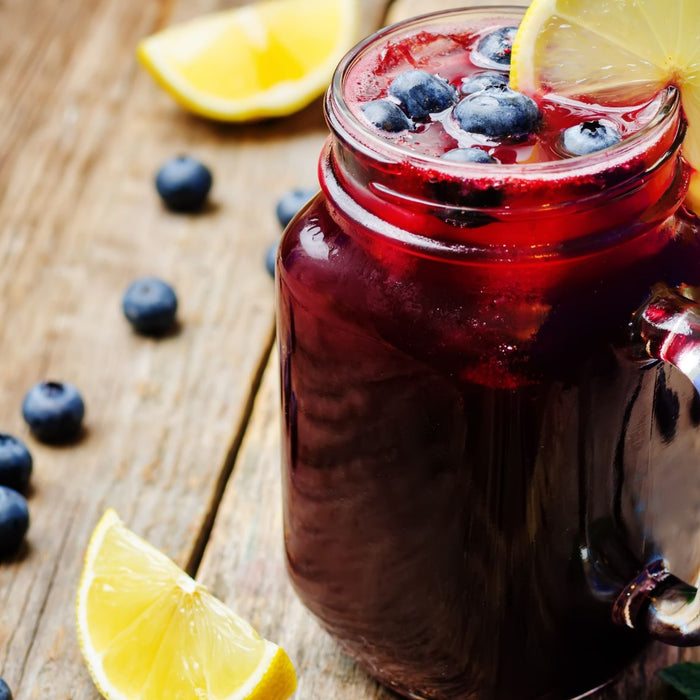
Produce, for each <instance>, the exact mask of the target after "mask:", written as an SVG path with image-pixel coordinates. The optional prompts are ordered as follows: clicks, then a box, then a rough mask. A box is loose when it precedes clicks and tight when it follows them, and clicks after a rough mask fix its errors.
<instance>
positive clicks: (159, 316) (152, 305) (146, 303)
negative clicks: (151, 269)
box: [122, 277, 177, 335]
mask: <svg viewBox="0 0 700 700" xmlns="http://www.w3.org/2000/svg"><path fill="white" fill-rule="evenodd" d="M122 310H123V311H124V316H126V318H127V320H128V321H129V323H130V324H131V325H132V326H133V328H134V330H135V331H137V332H138V333H142V334H143V335H161V334H163V333H166V332H168V331H169V330H171V329H172V328H173V327H174V325H175V314H176V312H177V296H176V295H175V291H174V290H173V288H172V287H171V286H170V285H169V284H168V283H167V282H163V280H161V279H158V278H157V277H141V278H139V279H137V280H134V281H133V282H132V283H131V284H130V285H129V286H128V287H127V290H126V291H125V292H124V296H123V298H122Z"/></svg>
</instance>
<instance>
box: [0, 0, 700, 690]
mask: <svg viewBox="0 0 700 700" xmlns="http://www.w3.org/2000/svg"><path fill="white" fill-rule="evenodd" d="M363 3H364V15H363V19H364V24H363V32H364V33H367V32H369V31H370V30H371V29H374V28H376V27H379V26H380V25H381V24H382V23H384V22H387V21H391V20H394V19H397V18H400V17H404V16H408V15H412V14H417V13H419V12H424V11H427V10H429V9H432V8H437V7H439V6H443V7H444V6H453V5H455V4H458V2H457V3H456V2H445V1H444V0H443V1H442V2H441V1H440V0H432V1H431V2H427V0H420V1H419V0H396V1H395V2H394V3H393V4H392V6H391V8H390V9H389V15H388V16H386V15H385V10H386V7H387V6H388V4H389V0H363ZM232 4H236V3H235V2H233V3H232V2H230V1H224V0H148V1H145V2H144V0H61V2H56V0H31V1H28V0H0V28H1V29H0V32H1V35H0V87H1V88H2V89H1V90H0V318H2V332H1V333H0V357H1V358H2V361H0V431H3V432H10V433H13V434H16V435H18V436H20V437H21V438H23V439H24V440H26V442H27V444H28V445H29V447H30V449H31V451H32V453H33V455H34V460H35V469H34V475H33V481H32V488H31V491H30V493H29V506H30V513H31V526H30V530H29V534H28V537H27V541H26V545H25V546H24V547H23V549H22V550H21V551H20V552H19V554H18V555H17V556H16V557H15V558H13V559H12V560H10V561H6V562H3V563H2V564H0V675H2V676H3V677H4V678H5V679H6V681H7V682H8V684H9V685H10V687H11V688H12V689H13V692H14V697H15V700H30V699H32V700H33V699H35V698H47V699H51V700H62V699H64V698H70V699H72V700H83V699H94V698H98V697H99V695H98V693H97V691H96V690H95V688H94V686H93V684H92V682H91V680H90V678H89V676H88V673H87V671H86V669H85V667H84V665H83V663H82V659H81V655H80V651H79V649H78V645H77V640H76V631H75V624H74V620H73V618H74V612H73V611H74V599H75V594H76V589H77V584H78V578H79V575H80V572H81V568H82V562H83V555H84V551H85V547H86V544H87V541H88V537H89V534H90V532H91V531H92V529H93V527H94V525H95V523H96V522H97V520H98V519H99V517H100V515H101V514H102V513H103V512H104V510H105V509H106V508H107V507H113V508H115V509H116V510H117V511H118V512H119V514H120V515H121V516H122V518H123V519H124V520H125V521H126V522H127V524H128V525H129V526H130V527H131V528H132V529H134V530H135V531H136V532H138V533H139V534H141V535H142V536H144V537H146V538H147V539H148V540H150V541H151V542H152V543H153V544H154V545H155V546H157V547H159V548H160V549H162V550H163V551H164V552H166V553H167V554H168V555H169V556H171V557H172V558H173V559H174V560H175V561H176V562H177V563H178V564H180V565H181V566H183V567H185V568H186V569H187V570H188V571H189V572H190V573H192V574H193V575H196V576H197V578H198V579H200V580H201V581H202V582H203V583H204V584H205V585H207V586H208V587H209V588H210V589H211V590H212V591H213V593H214V594H215V595H217V596H219V597H220V598H221V599H223V600H224V601H226V602H227V603H228V604H229V605H231V606H232V607H233V608H234V609H235V610H237V611H238V612H239V613H240V614H241V615H243V616H244V617H246V618H247V619H249V620H250V621H251V622H252V623H253V625H254V626H255V627H256V628H257V629H258V630H259V631H260V632H261V633H262V634H264V635H265V636H267V637H269V638H270V639H273V640H275V641H277V642H278V643H280V644H282V645H283V646H284V647H285V648H286V649H287V650H288V652H289V654H290V657H291V658H292V660H293V662H294V664H295V667H296V669H297V672H298V676H299V687H298V690H297V692H296V695H295V697H296V698H299V699H300V700H317V699H318V700H330V699H331V698H333V699H338V700H369V699H372V698H377V699H379V698H381V699H383V700H389V699H390V698H394V697H396V696H394V695H393V694H391V693H389V692H388V691H386V690H383V689H382V688H380V687H378V686H377V685H376V684H375V683H374V682H373V681H371V680H370V679H368V678H367V677H366V676H365V674H364V673H363V672H362V671H361V670H359V669H358V668H357V667H356V666H355V665H354V664H353V663H352V662H351V661H350V660H348V659H347V658H346V657H344V656H343V654H342V653H340V651H339V650H338V649H337V647H336V646H335V645H334V643H333V642H332V641H331V640H330V638H328V637H327V636H326V635H325V633H323V632H322V631H321V630H320V628H319V627H318V626H317V625H316V623H315V622H314V621H313V619H312V618H311V617H310V615H309V614H308V613H307V612H306V611H305V610H304V609H303V608H302V606H301V604H300V603H299V602H298V601H297V599H296V598H295V596H294V594H293V592H292V590H291V588H290V586H289V584H288V582H287V578H286V574H285V571H284V564H283V557H282V531H281V515H280V484H279V476H278V472H279V423H278V387H277V369H276V356H275V351H274V293H273V283H272V281H271V279H270V278H269V277H268V275H267V272H266V271H265V267H264V263H263V258H264V254H265V250H266V248H267V247H268V245H269V244H270V243H271V242H273V241H275V240H276V239H277V237H278V236H279V235H280V230H279V225H278V223H277V221H276V218H275V214H274V205H275V202H276V201H277V199H278V197H279V196H280V195H282V194H283V193H284V192H285V191H287V190H288V189H290V188H292V187H294V186H298V185H301V186H305V187H309V186H315V185H316V161H317V157H318V153H319V150H320V147H321V145H322V143H323V140H324V138H325V134H326V128H325V125H324V122H323V116H322V111H321V103H320V100H319V101H317V102H315V103H314V104H313V105H312V106H310V107H309V108H307V109H305V110H304V111H302V112H301V113H299V114H297V115H294V116H292V117H289V118H286V119H283V120H277V121H271V122H268V123H261V124H257V125H245V126H224V125H217V124H213V123H208V122H206V121H203V120H200V119H196V118H194V117H191V116H189V115H187V114H185V113H184V112H182V111H181V110H180V109H179V108H178V107H176V106H175V105H174V103H173V102H172V101H171V100H170V99H169V98H168V97H167V96H166V95H165V94H164V93H163V92H161V91H160V90H159V89H158V88H157V87H156V86H155V85H154V83H153V82H152V80H151V79H150V77H149V76H147V75H146V74H145V72H144V71H143V70H141V69H140V68H139V67H138V66H137V64H136V61H135V58H134V48H135V46H136V43H137V41H138V40H139V39H140V38H142V37H144V36H146V35H148V34H150V33H152V32H153V31H155V30H157V29H159V28H162V27H164V26H166V25H168V24H171V23H173V22H176V21H180V20H183V19H186V18H189V17H192V16H196V15H199V14H201V13H205V12H209V11H212V10H215V9H220V8H223V7H228V6H231V5H232ZM238 4H241V3H238ZM480 4H484V3H483V2H482V3H480ZM183 152H186V153H190V154H192V155H195V156H197V157H199V158H200V159H202V160H203V161H204V162H206V163H207V164H208V165H209V166H210V167H211V169H212V170H213V172H214V176H215V183H214V188H213V194H212V198H211V199H212V201H211V206H209V207H208V209H207V210H206V211H205V212H203V213H202V214H199V215H196V216H182V215H174V214H170V213H168V212H167V211H165V210H164V209H163V207H162V206H161V205H160V203H159V200H158V198H157V196H156V194H155V190H154V188H153V184H152V180H153V175H154V172H155V171H156V169H157V168H158V166H159V165H160V164H161V162H163V161H164V160H165V159H167V158H168V157H170V156H172V155H175V154H178V153H183ZM145 274H149V275H157V276H161V277H163V278H164V279H166V280H169V281H170V282H171V283H172V284H173V285H174V286H175V288H176V290H177V292H178V295H179V298H180V312H179V319H180V328H179V331H178V332H177V333H176V334H174V335H172V336H170V337H167V338H163V339H161V340H157V341H154V340H149V339H146V338H143V337H139V336H137V335H135V334H133V333H132V332H131V331H130V329H129V327H128V325H127V324H126V322H125V320H124V319H123V317H122V314H121V308H120V303H121V295H122V293H123V290H124V289H125V287H126V285H127V284H128V283H129V282H130V281H131V280H132V279H133V278H135V277H137V276H140V275H145ZM42 379H57V380H66V381H70V382H73V383H74V384H76V385H77V386H78V387H79V388H80V389H81V391H82V392H83V395H84V398H85V402H86V405H87V416H86V433H85V435H84V436H83V438H82V439H81V440H80V441H78V442H77V443H75V444H73V445H70V446H65V447H47V446H45V445H42V444H40V443H38V442H36V441H35V440H34V439H33V438H32V437H31V436H30V435H29V434H28V431H27V429H26V427H25V425H24V424H23V421H22V419H21V417H20V404H21V401H22V397H23V396H24V393H25V392H26V390H27V389H28V388H29V386H30V385H31V384H33V383H34V382H36V381H38V380H42ZM689 654H690V655H691V656H692V653H690V652H688V653H686V656H687V655H689ZM695 657H696V658H700V657H698V656H697V654H696V655H695ZM677 658H678V652H677V651H676V650H669V649H665V648H662V647H660V646H653V647H652V648H651V650H650V652H649V654H648V655H647V656H646V657H645V658H644V659H642V660H640V662H639V663H638V664H637V665H636V666H635V667H634V668H631V669H630V670H629V671H628V672H627V673H626V674H625V675H624V677H623V678H621V679H619V680H618V681H617V683H615V684H614V685H613V686H611V687H610V688H608V689H607V690H605V691H602V692H600V693H598V694H597V695H596V696H595V697H596V698H598V699H599V700H622V699H623V698H624V699H627V698H644V697H651V695H652V694H653V693H652V691H651V690H650V688H655V687H656V686H657V685H658V682H656V681H654V680H653V678H654V673H655V672H656V670H657V669H658V668H659V667H660V666H662V665H664V664H666V663H669V662H671V661H673V660H675V659H677ZM653 692H654V693H655V692H656V691H653ZM166 700H167V699H166Z"/></svg>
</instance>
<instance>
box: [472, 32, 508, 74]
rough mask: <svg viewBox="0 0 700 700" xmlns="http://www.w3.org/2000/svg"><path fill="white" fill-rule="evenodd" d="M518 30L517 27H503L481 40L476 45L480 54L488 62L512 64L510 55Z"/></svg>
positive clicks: (500, 64) (503, 64) (502, 64)
mask: <svg viewBox="0 0 700 700" xmlns="http://www.w3.org/2000/svg"><path fill="white" fill-rule="evenodd" d="M517 31H518V28H517V27H501V28H500V29H497V30H496V31H495V32H491V33H490V34H487V35H486V36H484V37H482V38H481V39H480V40H479V43H478V44H477V47H476V53H477V55H478V56H481V57H483V58H485V59H486V60H487V61H488V62H493V63H497V64H498V65H499V66H504V67H506V66H510V56H511V54H512V52H513V39H515V34H516V32H517Z"/></svg>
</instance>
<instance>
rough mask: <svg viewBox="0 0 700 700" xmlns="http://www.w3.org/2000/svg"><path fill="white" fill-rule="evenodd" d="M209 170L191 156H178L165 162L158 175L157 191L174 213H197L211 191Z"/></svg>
mask: <svg viewBox="0 0 700 700" xmlns="http://www.w3.org/2000/svg"><path fill="white" fill-rule="evenodd" d="M211 184H212V175H211V171H210V170H209V168H207V166H206V165H204V164H203V163H200V162H199V161H198V160H197V159H195V158H192V157H191V156H177V157H176V158H172V159H170V160H169V161H167V162H165V163H164V164H163V165H162V167H161V168H160V170H159V171H158V173H157V174H156V189H157V190H158V194H159V195H160V196H161V199H162V200H163V202H164V203H165V206H166V207H168V209H171V210H172V211H182V212H186V211H197V210H198V209H201V208H202V207H203V206H204V202H205V201H206V199H207V196H208V195H209V190H210V189H211Z"/></svg>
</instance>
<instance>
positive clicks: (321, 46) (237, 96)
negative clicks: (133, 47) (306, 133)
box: [137, 0, 358, 121]
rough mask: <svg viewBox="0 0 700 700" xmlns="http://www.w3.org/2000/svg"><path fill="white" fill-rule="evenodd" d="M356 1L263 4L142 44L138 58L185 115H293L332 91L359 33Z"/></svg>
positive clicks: (186, 24)
mask: <svg viewBox="0 0 700 700" xmlns="http://www.w3.org/2000/svg"><path fill="white" fill-rule="evenodd" d="M357 17H358V9H357V0H263V2H256V3H252V4H250V5H246V6H243V7H237V8H233V9H230V10H224V11H222V12H215V13H213V14H208V15H204V16H202V17H198V18H196V19H193V20H190V21H188V22H184V23H182V24H179V25H175V26H172V27H169V28H167V29H164V30H163V31H161V32H158V33H157V34H153V35H152V36H150V37H148V38H146V39H144V40H143V41H142V42H141V43H140V44H139V47H138V51H137V54H138V57H139V59H140V61H141V62H142V63H143V65H144V66H145V67H146V68H147V69H148V70H149V71H150V73H151V74H152V75H153V77H154V78H155V79H156V81H157V82H158V83H160V85H162V86H163V87H164V88H165V89H166V90H167V91H168V92H169V93H170V94H171V95H172V96H173V97H174V98H175V99H176V100H177V101H178V102H179V103H180V104H181V105H182V106H183V107H185V108H186V109H189V110H190V111H192V112H194V113H196V114H199V115H201V116H204V117H209V118H210V119H217V120H221V121H247V120H252V119H260V118H263V117H273V116H282V115H286V114H291V113H292V112H295V111H297V110H299V109H301V108H302V107H305V106H306V105H307V104H309V103H310V102H311V101H312V100H314V99H315V98H316V97H318V96H319V95H320V94H321V93H322V92H323V91H324V90H325V89H326V87H327V86H328V84H329V82H330V80H331V77H332V76H333V71H334V69H335V66H336V65H337V63H338V61H339V60H340V59H341V58H342V57H343V55H344V54H345V53H346V51H347V50H348V49H349V48H350V47H351V46H352V45H353V43H354V42H355V40H356V38H357V37H356V33H357Z"/></svg>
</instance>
